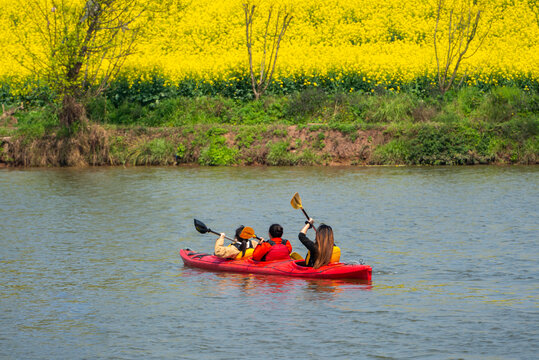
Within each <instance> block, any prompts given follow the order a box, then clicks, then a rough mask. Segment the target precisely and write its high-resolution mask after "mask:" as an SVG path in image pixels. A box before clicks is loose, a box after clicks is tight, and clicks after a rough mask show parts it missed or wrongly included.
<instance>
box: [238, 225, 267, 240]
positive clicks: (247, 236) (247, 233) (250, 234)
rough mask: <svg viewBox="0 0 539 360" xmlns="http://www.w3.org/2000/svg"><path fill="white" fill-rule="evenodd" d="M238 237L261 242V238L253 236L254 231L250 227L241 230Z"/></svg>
mask: <svg viewBox="0 0 539 360" xmlns="http://www.w3.org/2000/svg"><path fill="white" fill-rule="evenodd" d="M240 236H241V237H242V238H243V239H250V238H255V239H257V240H262V239H261V238H259V237H258V236H256V235H255V231H254V230H253V228H252V227H250V226H246V227H244V228H243V230H242V231H241V234H240Z"/></svg>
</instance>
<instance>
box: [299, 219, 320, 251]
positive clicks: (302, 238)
mask: <svg viewBox="0 0 539 360" xmlns="http://www.w3.org/2000/svg"><path fill="white" fill-rule="evenodd" d="M313 223H314V220H313V218H309V221H308V222H307V224H305V226H304V227H303V229H301V231H300V233H299V235H298V238H299V241H301V243H302V244H303V246H305V247H306V248H307V250H309V251H310V252H311V254H314V253H315V252H316V251H317V249H316V245H315V244H314V242H312V241H311V240H310V239H309V238H308V237H307V230H309V228H311V226H312V225H313Z"/></svg>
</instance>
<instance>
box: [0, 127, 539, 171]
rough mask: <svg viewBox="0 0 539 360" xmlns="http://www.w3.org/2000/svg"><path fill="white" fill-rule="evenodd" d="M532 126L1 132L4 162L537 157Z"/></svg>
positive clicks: (466, 161)
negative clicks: (44, 133) (5, 133)
mask: <svg viewBox="0 0 539 360" xmlns="http://www.w3.org/2000/svg"><path fill="white" fill-rule="evenodd" d="M520 128H523V129H527V128H525V127H523V126H521V127H520ZM511 129H512V128H511ZM533 132H535V130H534V131H533ZM533 132H532V134H528V132H522V131H521V132H515V131H513V132H508V131H507V128H505V127H501V126H490V127H487V126H485V124H481V123H478V124H475V123H466V124H460V123H457V124H439V123H419V124H411V125H410V124H403V125H398V124H397V125H395V124H392V125H391V126H373V127H361V126H358V125H351V124H333V125H330V124H306V125H282V124H281V125H278V124H274V125H224V124H197V125H189V126H183V127H160V128H150V127H142V126H136V127H117V126H101V125H96V124H91V125H88V126H86V127H85V128H84V129H82V130H79V131H78V132H77V133H75V134H70V135H66V134H63V133H62V132H61V131H58V132H50V133H48V134H46V135H42V136H36V137H32V136H24V135H20V134H19V135H13V136H7V137H6V136H5V137H0V164H1V165H0V166H4V167H5V166H24V167H47V166H51V167H55V166H101V165H112V166H115V165H124V166H137V165H180V164H198V165H203V166H222V165H225V166H244V165H270V166H278V165H279V166H291V165H324V166H333V165H400V164H404V165H471V164H537V163H539V136H537V135H534V134H533ZM524 135H526V136H524Z"/></svg>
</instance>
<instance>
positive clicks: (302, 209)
mask: <svg viewBox="0 0 539 360" xmlns="http://www.w3.org/2000/svg"><path fill="white" fill-rule="evenodd" d="M301 211H303V215H305V217H306V218H307V220H309V219H310V217H309V215H307V211H305V209H304V208H303V207H301ZM311 226H312V228H313V229H314V231H317V230H316V227H315V226H314V225H313V224H311Z"/></svg>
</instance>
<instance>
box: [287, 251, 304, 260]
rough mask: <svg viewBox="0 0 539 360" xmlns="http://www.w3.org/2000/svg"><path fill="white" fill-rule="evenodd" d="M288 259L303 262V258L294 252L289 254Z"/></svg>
mask: <svg viewBox="0 0 539 360" xmlns="http://www.w3.org/2000/svg"><path fill="white" fill-rule="evenodd" d="M290 257H291V258H292V259H294V260H303V257H302V256H301V255H300V254H298V253H297V252H295V251H294V252H291V253H290Z"/></svg>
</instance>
